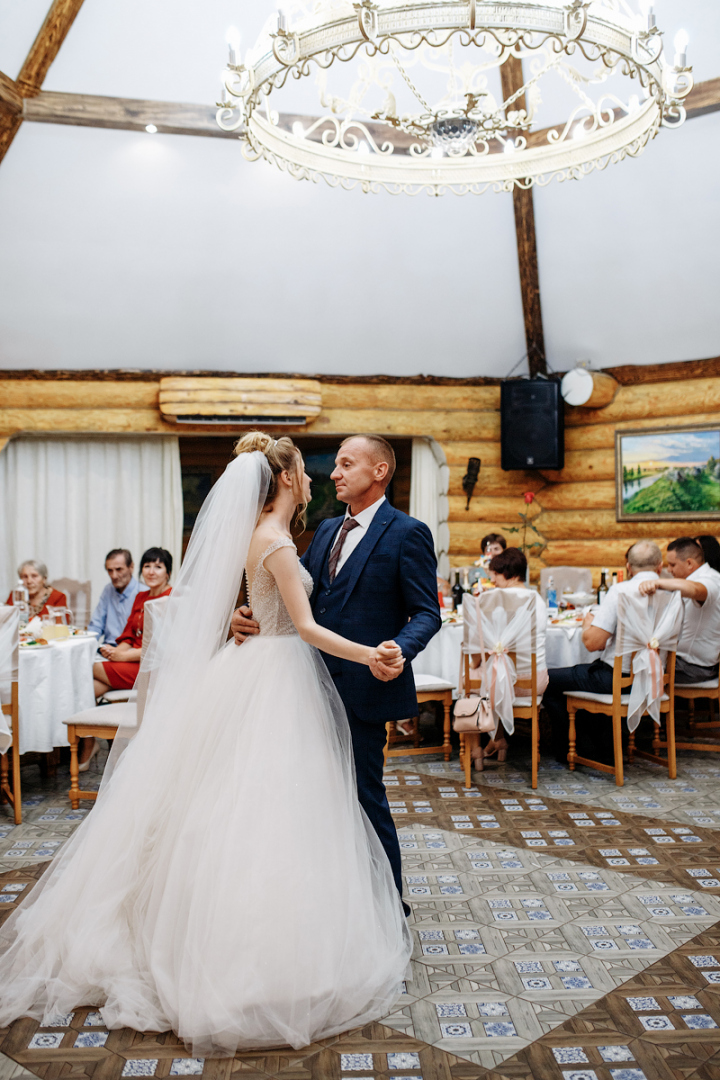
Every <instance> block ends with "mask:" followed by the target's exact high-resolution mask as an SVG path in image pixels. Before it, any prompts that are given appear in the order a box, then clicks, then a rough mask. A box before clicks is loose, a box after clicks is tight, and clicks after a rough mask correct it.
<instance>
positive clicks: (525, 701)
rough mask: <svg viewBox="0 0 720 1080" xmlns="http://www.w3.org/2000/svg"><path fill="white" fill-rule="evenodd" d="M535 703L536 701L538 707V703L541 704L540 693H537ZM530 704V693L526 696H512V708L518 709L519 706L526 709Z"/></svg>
mask: <svg viewBox="0 0 720 1080" xmlns="http://www.w3.org/2000/svg"><path fill="white" fill-rule="evenodd" d="M537 703H538V707H540V705H541V704H542V694H538V697H537ZM531 705H532V697H531V696H530V695H528V696H527V697H516V698H513V709H520V708H523V707H525V708H526V709H529V708H530V707H531Z"/></svg>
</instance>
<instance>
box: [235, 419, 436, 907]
mask: <svg viewBox="0 0 720 1080" xmlns="http://www.w3.org/2000/svg"><path fill="white" fill-rule="evenodd" d="M394 472H395V453H394V451H393V448H392V447H391V446H390V443H389V442H387V441H386V440H385V439H383V438H381V437H380V436H379V435H353V436H351V437H350V438H349V439H345V441H344V442H343V443H342V445H341V446H340V450H339V451H338V455H337V457H336V459H335V470H334V472H333V473H332V475H331V479H332V480H334V481H335V487H336V489H337V497H338V499H339V500H340V501H341V502H344V503H347V504H348V509H347V511H346V513H345V516H344V518H339V517H338V518H329V519H327V520H325V521H323V522H321V523H320V525H319V526H318V528H317V531H316V532H315V535H314V536H313V539H312V542H311V544H310V547H309V548H308V549H307V551H306V552H305V554H304V555H303V558H302V563H303V565H304V566H305V569H306V570H308V571H309V573H310V574H311V575H312V578H313V581H314V583H315V587H314V589H313V593H312V596H311V597H310V604H311V606H312V609H313V615H314V618H315V621H316V622H317V623H318V624H319V625H320V626H324V627H326V628H327V629H328V630H334V631H335V633H337V634H342V635H343V637H347V638H350V639H351V640H352V641H358V642H360V643H361V644H363V645H377V644H378V643H379V642H381V641H388V640H390V639H392V640H394V641H395V643H396V644H397V645H398V646H399V647H400V650H401V652H402V657H401V658H400V659H399V660H398V662H397V663H395V664H393V665H390V664H383V663H380V662H376V663H375V664H373V665H372V666H371V667H370V668H367V667H365V666H364V665H363V664H354V663H352V662H351V661H349V660H340V659H338V658H337V657H334V656H327V655H326V654H324V653H323V658H324V660H325V663H326V664H327V666H328V669H329V671H330V674H331V675H332V678H333V681H334V683H335V686H336V687H337V690H338V693H339V694H340V697H341V698H342V701H343V704H344V706H345V709H346V711H347V715H348V720H349V722H350V732H351V735H352V742H353V752H354V755H355V771H356V774H357V785H358V798H359V800H360V804H361V806H362V807H363V809H364V810H365V813H366V814H367V816H368V818H369V819H370V822H371V824H372V825H373V827H374V829H375V831H376V832H377V834H378V836H379V838H380V842H381V843H382V846H383V847H384V849H385V851H386V853H387V857H388V859H389V860H390V865H391V867H392V872H393V876H394V878H395V884H396V885H397V888H398V891H399V893H400V895H401V896H402V877H401V865H400V845H399V843H398V838H397V832H396V831H395V825H394V823H393V820H392V816H391V814H390V808H389V806H388V802H387V796H386V794H385V785H384V784H383V751H384V748H385V738H386V734H385V724H386V723H387V721H389V720H404V719H406V718H407V717H409V716H417V696H416V692H415V682H414V680H413V675H412V668H411V666H410V661H412V660H413V659H414V657H415V656H416V655H417V654H418V653H419V652H421V651H422V650H423V649H424V648H425V646H426V645H427V643H428V642H429V641H430V638H431V637H433V635H434V634H436V633H437V631H438V630H439V629H440V608H439V605H438V597H437V579H436V575H437V564H436V560H435V551H434V548H433V540H432V535H431V533H430V530H429V529H428V527H427V525H424V524H423V523H422V522H421V521H417V520H416V519H415V518H411V517H408V516H407V514H403V513H402V512H401V511H400V510H396V509H395V508H394V507H392V506H391V505H390V503H389V502H388V501H387V499H386V498H385V489H386V487H387V486H388V484H389V483H390V481H391V480H392V477H393V473H394ZM258 629H259V627H258V624H257V623H256V622H255V621H254V620H253V619H252V612H251V611H250V609H249V608H247V607H243V608H239V609H238V610H237V611H236V612H235V614H234V615H233V620H232V630H233V633H234V635H235V640H236V642H237V643H238V644H239V645H240V644H242V642H243V641H244V640H245V639H246V637H247V636H248V635H249V634H257V633H258ZM405 661H407V663H405ZM404 906H405V909H406V913H407V912H408V911H409V909H408V908H407V905H404Z"/></svg>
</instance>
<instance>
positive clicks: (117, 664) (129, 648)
mask: <svg viewBox="0 0 720 1080" xmlns="http://www.w3.org/2000/svg"><path fill="white" fill-rule="evenodd" d="M171 573H172V555H171V554H170V552H169V551H166V550H165V548H161V547H153V548H148V550H147V551H146V552H145V554H144V555H143V557H142V559H141V561H140V577H141V578H142V579H143V581H144V582H145V585H146V586H147V588H146V589H143V591H142V592H137V593H136V594H135V599H134V600H133V606H132V610H131V612H130V616H129V618H128V621H127V623H126V624H125V628H124V630H123V632H122V633H121V634H120V636H119V637H118V639H117V645H101V646H100V648H99V652H101V653H102V655H103V656H106V657H107V661H102V662H98V663H95V664H93V682H94V685H95V697H96V698H99V697H102V696H103V694H106V693H107V692H108V690H131V689H132V688H133V686H134V685H135V680H136V679H137V675H138V671H139V670H140V654H141V651H142V635H143V625H144V621H145V612H144V610H143V609H144V607H145V603H146V601H147V600H157V598H158V597H159V596H169V595H170V592H171V591H172V590H171V588H170V574H171ZM97 752H98V746H97V743H96V741H95V739H81V740H80V745H79V754H78V757H79V760H80V771H81V772H85V771H86V770H87V769H88V767H89V765H90V761H91V759H92V758H93V757H94V756H95V754H96V753H97Z"/></svg>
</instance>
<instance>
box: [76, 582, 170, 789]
mask: <svg viewBox="0 0 720 1080" xmlns="http://www.w3.org/2000/svg"><path fill="white" fill-rule="evenodd" d="M167 600H168V597H167V596H160V597H158V598H157V600H148V601H147V602H146V604H145V615H144V620H145V621H144V623H143V636H142V651H141V657H140V671H139V673H138V677H137V679H136V680H135V687H136V700H135V701H126V702H123V703H119V704H116V705H96V706H95V707H94V708H93V709H85V710H84V711H83V712H80V713H76V714H75V716H71V717H69V718H68V719H67V720H66V721H65V723H66V724H67V730H68V742H69V743H70V791H69V792H68V795H69V796H70V805H71V806H72V808H73V810H77V808H78V807H79V805H80V799H97V792H96V791H81V790H80V783H79V778H80V773H79V762H78V743H79V741H80V739H92V738H95V739H109V740H112V739H114V738H115V736H116V735H117V733H118V729H119V728H135V727H137V725H138V724H139V723H140V721H141V720H142V715H143V712H144V711H145V702H146V700H147V692H148V686H149V683H150V672H149V671H143V669H142V661H143V659H144V657H145V655H146V653H147V650H148V648H149V647H150V642H151V641H152V638H153V635H154V634H157V632H158V630H159V627H160V622H161V620H162V616H163V613H164V607H165V604H166V603H167Z"/></svg>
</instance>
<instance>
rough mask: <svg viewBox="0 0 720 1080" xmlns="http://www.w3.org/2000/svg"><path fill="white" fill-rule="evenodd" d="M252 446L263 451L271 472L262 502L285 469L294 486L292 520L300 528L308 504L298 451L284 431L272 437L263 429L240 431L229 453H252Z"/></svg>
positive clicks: (273, 492) (268, 500)
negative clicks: (241, 434)
mask: <svg viewBox="0 0 720 1080" xmlns="http://www.w3.org/2000/svg"><path fill="white" fill-rule="evenodd" d="M256 450H259V451H260V453H261V454H264V455H265V458H266V460H267V463H268V465H269V466H270V471H271V473H272V477H271V479H270V486H269V488H268V493H267V498H266V499H265V506H269V505H270V504H271V503H272V502H274V501H275V499H276V498H277V493H278V477H279V476H280V473H281V472H285V471H287V472H288V473H289V474H290V476H292V477H293V479H294V481H295V485H296V487H297V491H296V492H295V495H296V498H298V500H299V501H298V508H297V514H296V517H295V522H294V524H296V525H299V526H300V528H301V530H304V529H305V511H306V510H307V506H308V504H307V501H306V499H305V496H304V495H303V491H302V476H303V467H302V456H301V454H300V451H299V450H298V448H297V446H296V445H295V443H294V442H293V441H292V439H290V438H288V436H287V435H283V436H282V438H280V439H273V437H272V435H268V434H267V433H266V432H265V431H248V433H247V435H243V436H242V438H240V439H238V441H237V442H236V443H235V446H234V448H233V454H234V456H235V457H238V456H239V455H240V454H252V453H254V452H255V451H256Z"/></svg>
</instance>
